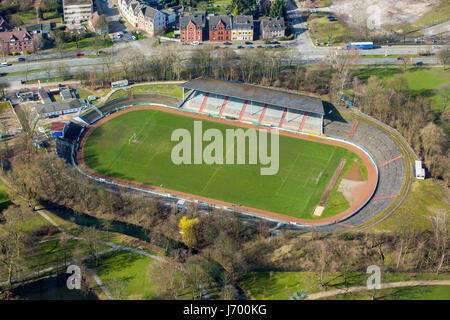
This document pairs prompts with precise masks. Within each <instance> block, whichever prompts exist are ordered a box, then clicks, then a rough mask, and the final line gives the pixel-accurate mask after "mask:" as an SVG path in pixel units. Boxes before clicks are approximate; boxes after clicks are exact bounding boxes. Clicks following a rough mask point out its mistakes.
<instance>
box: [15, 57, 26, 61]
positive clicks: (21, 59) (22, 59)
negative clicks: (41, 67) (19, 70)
mask: <svg viewBox="0 0 450 320" xmlns="http://www.w3.org/2000/svg"><path fill="white" fill-rule="evenodd" d="M25 60H26V59H25V58H23V57H20V58H17V61H25Z"/></svg>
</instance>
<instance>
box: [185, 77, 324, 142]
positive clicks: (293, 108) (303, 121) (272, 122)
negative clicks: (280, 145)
mask: <svg viewBox="0 0 450 320" xmlns="http://www.w3.org/2000/svg"><path fill="white" fill-rule="evenodd" d="M181 87H183V90H187V91H188V92H190V93H189V96H188V98H187V99H186V100H185V102H184V103H183V104H182V105H181V108H184V109H187V110H192V111H195V112H198V113H205V114H208V115H214V116H223V117H228V118H231V119H236V120H239V121H244V122H250V123H253V124H259V125H268V126H274V127H278V128H281V129H286V130H291V131H294V132H296V131H298V132H300V131H302V132H307V133H313V134H319V135H320V134H322V133H323V130H322V128H323V115H324V111H323V104H322V100H321V99H319V98H315V97H309V96H305V95H300V94H295V93H290V92H283V91H279V90H274V89H268V88H263V87H258V86H253V85H249V84H242V83H238V82H231V81H221V80H213V79H204V78H200V79H195V80H192V81H189V82H186V83H184V84H182V85H181ZM183 93H184V92H183Z"/></svg>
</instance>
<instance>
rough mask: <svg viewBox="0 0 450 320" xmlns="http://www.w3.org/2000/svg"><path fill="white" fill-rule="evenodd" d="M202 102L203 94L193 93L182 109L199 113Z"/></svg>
mask: <svg viewBox="0 0 450 320" xmlns="http://www.w3.org/2000/svg"><path fill="white" fill-rule="evenodd" d="M204 100H205V94H204V93H203V92H198V91H195V92H194V93H193V94H192V96H191V97H190V98H189V100H188V101H186V102H185V103H184V104H183V108H185V109H189V110H192V111H197V112H198V111H200V108H201V107H202V103H203V101H204Z"/></svg>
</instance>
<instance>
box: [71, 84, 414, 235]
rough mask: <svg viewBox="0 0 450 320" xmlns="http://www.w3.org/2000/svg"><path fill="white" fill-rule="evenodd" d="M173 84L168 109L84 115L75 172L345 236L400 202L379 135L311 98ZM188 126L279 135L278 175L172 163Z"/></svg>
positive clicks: (400, 180)
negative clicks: (176, 133)
mask: <svg viewBox="0 0 450 320" xmlns="http://www.w3.org/2000/svg"><path fill="white" fill-rule="evenodd" d="M180 86H181V87H182V88H183V100H182V101H181V103H178V104H177V105H176V106H175V104H172V103H171V104H172V105H168V104H158V103H153V102H152V98H153V97H147V98H146V97H144V96H140V97H134V100H131V101H129V100H126V99H122V100H120V99H119V100H118V101H112V102H111V103H109V104H105V105H104V106H102V107H100V108H98V109H95V110H93V111H92V112H90V113H88V114H86V115H85V116H83V117H82V119H83V120H84V121H85V122H86V123H87V124H89V128H88V129H87V130H86V131H85V132H84V134H82V136H81V137H80V139H79V140H77V142H76V147H75V148H74V152H75V153H74V154H73V161H74V163H75V164H76V165H77V166H78V167H79V169H80V171H82V172H83V173H85V174H86V175H88V176H89V177H91V178H92V179H95V180H97V182H100V183H106V184H115V185H119V186H122V187H127V188H130V189H131V190H135V191H137V192H145V193H148V194H151V195H152V196H157V197H165V198H167V199H171V200H173V201H175V202H176V201H177V200H179V199H186V200H188V202H189V201H190V202H194V203H196V204H197V205H199V206H200V207H208V206H215V207H216V208H219V209H223V210H226V211H233V212H237V213H239V214H241V215H242V216H243V217H252V218H256V219H260V218H261V219H267V220H270V221H275V222H277V221H278V222H279V221H282V222H290V223H291V225H294V226H295V227H296V228H298V229H301V230H303V229H304V230H309V228H310V227H311V226H315V227H317V228H318V230H319V231H332V230H336V229H348V228H353V227H355V226H358V225H361V224H364V223H365V222H367V221H370V220H372V219H374V218H376V217H377V216H378V215H380V214H382V213H385V212H387V211H388V210H390V208H391V207H393V206H394V204H395V203H396V202H397V200H398V198H399V197H400V196H401V193H402V190H403V189H404V187H405V181H406V175H407V170H406V168H407V166H408V165H409V164H408V163H407V162H406V161H405V159H403V157H402V154H403V153H402V151H401V147H399V144H398V142H396V141H393V140H392V138H391V137H388V136H386V134H385V133H384V132H383V130H381V129H380V128H377V127H375V126H373V125H370V124H368V123H364V122H363V121H358V120H351V119H342V118H333V117H334V116H330V115H328V113H329V112H325V109H324V105H323V103H322V100H321V99H319V98H315V97H309V96H305V95H300V94H295V93H290V92H284V91H280V90H274V89H269V88H263V87H258V86H254V85H248V84H243V83H238V82H231V81H220V80H212V79H205V78H199V79H194V80H191V81H188V82H185V83H183V84H180ZM196 119H197V120H198V119H200V120H202V122H203V124H204V126H205V127H206V128H218V129H219V130H222V131H223V130H226V129H227V128H232V127H242V128H259V129H261V128H264V127H272V128H279V129H280V158H281V159H280V172H279V174H277V175H276V176H274V177H266V178H263V177H260V176H259V175H257V174H255V172H256V170H258V169H259V168H252V167H251V166H240V167H232V168H225V167H224V166H222V167H218V166H215V165H209V166H208V165H201V166H196V167H181V168H180V167H176V166H173V165H171V163H170V157H169V156H170V147H171V146H170V143H168V140H170V132H171V131H172V130H173V129H175V128H180V127H182V128H187V129H188V130H189V128H190V127H191V126H192V122H193V121H194V120H196ZM130 139H132V141H133V142H132V143H130V141H131V140H130ZM380 143H381V145H382V146H383V148H380V147H379V146H380ZM144 159H145V161H144ZM338 191H339V192H338ZM341 193H342V194H341ZM342 195H345V199H346V201H345V200H343V199H342V198H343V197H342Z"/></svg>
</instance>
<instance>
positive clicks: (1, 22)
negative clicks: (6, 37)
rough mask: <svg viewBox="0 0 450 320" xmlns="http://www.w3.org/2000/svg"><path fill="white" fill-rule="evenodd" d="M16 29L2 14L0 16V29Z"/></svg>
mask: <svg viewBox="0 0 450 320" xmlns="http://www.w3.org/2000/svg"><path fill="white" fill-rule="evenodd" d="M12 29H14V28H13V27H12V26H11V25H10V24H9V23H8V21H6V19H5V18H4V17H2V16H0V30H12Z"/></svg>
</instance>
